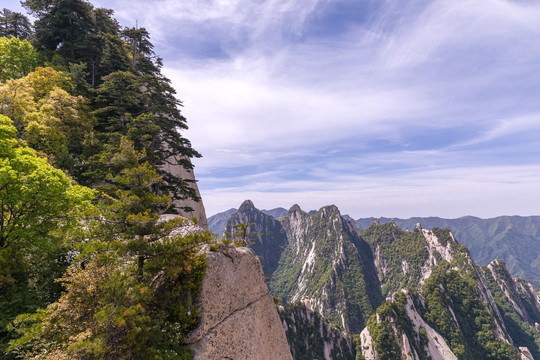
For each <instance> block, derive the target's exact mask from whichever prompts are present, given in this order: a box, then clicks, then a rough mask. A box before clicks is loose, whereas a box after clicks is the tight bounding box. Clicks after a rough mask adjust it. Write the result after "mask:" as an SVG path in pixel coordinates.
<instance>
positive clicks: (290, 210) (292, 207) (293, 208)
mask: <svg viewBox="0 0 540 360" xmlns="http://www.w3.org/2000/svg"><path fill="white" fill-rule="evenodd" d="M297 211H302V209H301V208H300V205H298V204H294V205H293V206H291V208H290V209H289V214H292V213H295V212H297Z"/></svg>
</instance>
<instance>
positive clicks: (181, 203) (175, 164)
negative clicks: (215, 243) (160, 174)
mask: <svg viewBox="0 0 540 360" xmlns="http://www.w3.org/2000/svg"><path fill="white" fill-rule="evenodd" d="M187 161H189V160H187ZM181 164H182V161H181V159H178V158H176V157H175V156H172V157H171V158H169V159H167V161H166V162H164V163H163V165H162V166H161V168H162V170H163V171H166V172H168V173H169V174H171V175H174V176H177V177H179V178H181V179H184V180H188V181H193V182H190V183H189V186H190V187H192V188H193V189H194V190H195V192H196V193H197V196H198V197H199V198H200V199H201V200H200V201H199V202H196V201H193V200H191V199H185V200H175V201H174V202H173V203H174V206H175V207H176V209H177V211H178V213H179V215H181V216H183V217H186V218H192V217H195V218H197V220H198V222H199V223H198V224H199V225H200V226H201V227H202V228H203V229H205V230H208V219H207V218H206V211H205V210H204V204H203V201H202V198H201V194H200V193H199V187H198V186H197V183H196V182H195V181H196V179H195V173H194V172H193V169H186V168H185V167H184V166H182V165H181ZM183 207H189V208H191V209H193V211H189V212H187V211H184V210H181V209H182V208H183Z"/></svg>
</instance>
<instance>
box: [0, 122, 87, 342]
mask: <svg viewBox="0 0 540 360" xmlns="http://www.w3.org/2000/svg"><path fill="white" fill-rule="evenodd" d="M15 133H16V129H15V127H13V126H12V122H11V120H9V118H7V117H5V116H2V115H0V310H1V312H2V319H0V350H1V349H2V347H3V342H4V341H5V337H4V335H5V331H6V325H7V323H8V322H9V321H11V320H12V319H13V318H14V317H15V316H16V315H17V314H19V313H22V312H27V311H33V310H35V309H36V308H37V307H38V306H44V305H45V304H46V303H47V302H50V301H54V300H55V299H56V298H57V296H58V295H59V289H58V286H56V285H55V284H54V283H53V282H52V281H51V280H52V279H51V277H52V276H59V275H60V274H61V272H62V271H63V270H62V267H63V266H64V262H63V261H62V260H61V259H60V256H61V254H62V252H65V251H66V250H65V248H64V243H65V240H64V237H63V235H62V233H65V231H66V230H67V229H69V228H72V227H74V226H75V225H77V224H78V222H79V220H80V218H81V217H80V214H81V212H82V211H83V210H85V209H88V208H89V207H90V200H91V199H92V198H93V196H94V192H93V191H92V190H90V189H88V188H84V187H81V186H77V185H73V184H72V181H71V179H69V178H68V177H67V176H66V175H65V174H64V173H63V172H62V171H60V170H57V169H55V168H53V167H52V166H51V165H49V163H48V162H47V160H46V159H43V158H40V157H38V156H37V155H36V153H35V151H34V150H32V149H30V148H28V147H18V146H17V141H16V140H15ZM64 269H65V267H64ZM53 274H54V275H53Z"/></svg>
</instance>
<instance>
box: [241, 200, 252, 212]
mask: <svg viewBox="0 0 540 360" xmlns="http://www.w3.org/2000/svg"><path fill="white" fill-rule="evenodd" d="M249 210H255V205H254V204H253V201H251V200H246V201H244V202H243V203H242V205H240V208H239V209H238V211H239V212H243V211H249Z"/></svg>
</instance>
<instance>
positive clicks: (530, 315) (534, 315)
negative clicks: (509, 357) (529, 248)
mask: <svg viewBox="0 0 540 360" xmlns="http://www.w3.org/2000/svg"><path fill="white" fill-rule="evenodd" d="M489 267H490V268H491V269H492V270H493V272H492V271H491V270H490V268H488V267H486V266H484V267H482V268H481V271H482V274H483V278H484V279H485V281H486V284H487V286H488V288H489V290H490V292H491V294H492V295H493V298H494V300H495V302H496V303H497V306H498V308H499V311H500V312H501V314H502V316H503V319H504V325H505V328H506V330H507V331H508V334H509V335H510V337H511V338H512V340H513V341H514V343H515V345H516V346H518V347H521V346H525V347H527V348H528V349H529V351H530V352H531V354H532V355H533V357H534V358H540V333H539V332H538V331H537V330H536V329H535V328H533V327H531V325H534V323H535V322H537V321H538V320H539V319H540V316H539V315H540V314H539V313H538V309H537V308H536V307H535V306H534V305H533V303H534V301H535V299H534V297H533V298H532V299H531V297H530V295H529V296H528V295H527V294H524V293H523V292H521V291H519V290H518V289H517V288H516V286H515V283H514V280H513V279H512V278H511V276H510V274H509V273H508V271H507V270H506V266H505V263H504V262H503V261H502V260H497V261H493V262H492V263H491V264H490V266H489ZM515 281H516V282H517V283H519V282H522V281H523V280H515ZM503 289H504V290H503ZM533 296H536V294H533ZM514 304H518V306H520V305H521V306H523V308H524V309H525V313H520V312H518V311H517V310H516V308H515V307H514Z"/></svg>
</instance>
